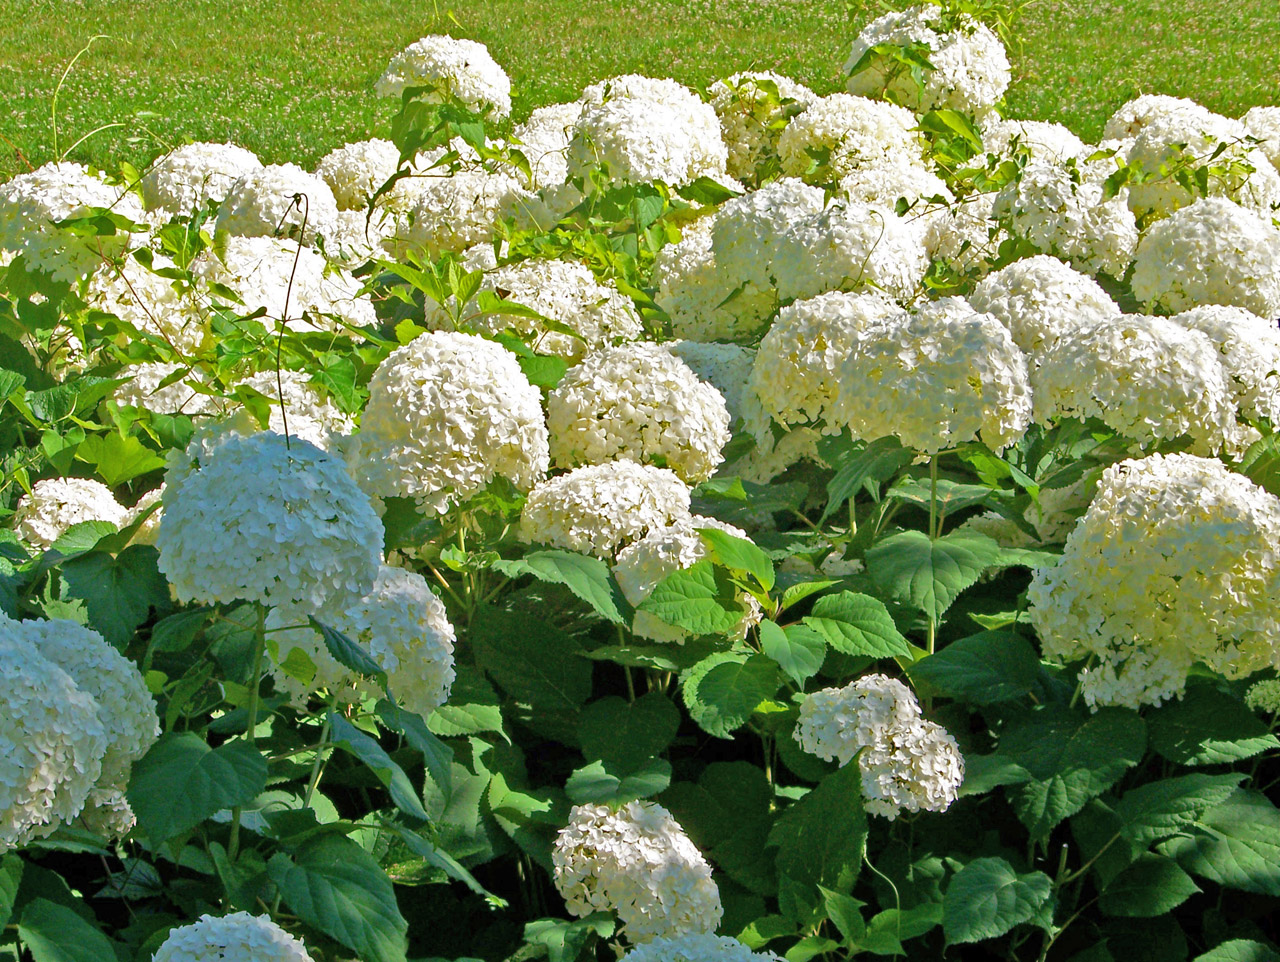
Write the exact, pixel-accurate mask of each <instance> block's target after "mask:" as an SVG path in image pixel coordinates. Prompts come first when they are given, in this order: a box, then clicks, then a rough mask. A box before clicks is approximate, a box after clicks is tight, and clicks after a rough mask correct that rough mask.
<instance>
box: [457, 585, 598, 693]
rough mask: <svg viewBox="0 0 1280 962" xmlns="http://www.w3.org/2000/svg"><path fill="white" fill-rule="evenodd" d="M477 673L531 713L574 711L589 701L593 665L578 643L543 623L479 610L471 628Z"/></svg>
mask: <svg viewBox="0 0 1280 962" xmlns="http://www.w3.org/2000/svg"><path fill="white" fill-rule="evenodd" d="M471 639H472V644H473V645H474V646H475V653H476V659H477V660H478V662H479V664H480V667H481V668H483V669H484V670H485V671H487V672H488V673H489V674H490V675H492V676H493V679H494V681H496V682H497V683H498V685H499V686H500V687H502V688H503V689H504V690H505V691H506V692H507V694H509V695H511V696H512V697H513V698H518V699H520V700H522V701H526V702H528V703H529V704H530V705H531V706H533V707H534V708H535V709H542V710H548V711H576V710H577V709H578V708H579V707H581V705H582V704H583V702H585V701H586V700H587V699H588V698H589V697H590V696H591V662H589V661H587V660H586V659H585V658H581V657H580V656H579V654H578V651H579V645H578V642H577V641H576V640H575V639H573V638H572V637H570V636H569V635H568V634H566V633H564V632H562V631H559V630H557V629H556V628H554V627H552V626H551V625H549V624H547V623H546V622H543V621H537V620H535V619H531V618H529V617H527V616H525V615H521V614H516V613H515V612H510V611H504V610H502V609H499V608H481V609H479V610H478V611H477V612H476V614H475V618H474V620H473V621H472V624H471Z"/></svg>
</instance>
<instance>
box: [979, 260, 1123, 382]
mask: <svg viewBox="0 0 1280 962" xmlns="http://www.w3.org/2000/svg"><path fill="white" fill-rule="evenodd" d="M969 303H970V304H972V305H973V307H974V310H977V311H979V312H981V313H983V314H993V315H995V317H996V318H998V319H999V320H1000V321H1001V323H1003V324H1004V325H1005V327H1007V328H1009V333H1011V334H1012V335H1013V340H1014V343H1015V344H1017V345H1018V347H1020V348H1022V350H1024V351H1025V352H1026V353H1027V354H1028V355H1029V356H1030V357H1031V358H1032V360H1033V361H1036V362H1038V361H1039V360H1040V358H1041V357H1042V356H1043V355H1044V353H1045V352H1047V351H1049V350H1052V349H1053V348H1054V347H1055V346H1056V345H1057V344H1058V342H1059V341H1060V340H1063V339H1067V338H1070V337H1072V336H1073V335H1074V332H1075V331H1077V330H1080V329H1081V328H1085V327H1089V326H1091V325H1093V324H1095V323H1098V322H1100V321H1105V320H1107V319H1108V318H1117V317H1119V316H1120V308H1119V307H1118V306H1117V305H1116V303H1115V301H1113V300H1111V298H1110V297H1108V296H1107V292H1106V291H1104V290H1103V289H1102V288H1101V287H1100V286H1099V285H1098V282H1097V281H1095V280H1094V279H1093V278H1091V277H1088V276H1086V275H1084V274H1081V273H1080V272H1079V271H1077V270H1074V269H1072V268H1071V267H1069V266H1068V265H1066V264H1064V263H1062V261H1060V260H1058V259H1057V258H1055V257H1049V256H1047V255H1039V256H1036V257H1028V258H1025V259H1024V260H1020V261H1014V262H1013V263H1012V264H1010V265H1009V266H1008V267H1005V268H1002V269H1001V270H999V271H996V272H995V273H994V274H992V275H990V276H989V277H987V278H985V279H983V280H982V281H981V282H979V284H978V286H977V287H975V288H974V290H973V293H972V294H970V295H969Z"/></svg>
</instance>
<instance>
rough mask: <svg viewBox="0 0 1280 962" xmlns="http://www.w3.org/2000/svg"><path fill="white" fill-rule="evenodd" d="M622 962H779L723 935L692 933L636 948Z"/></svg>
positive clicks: (775, 957)
mask: <svg viewBox="0 0 1280 962" xmlns="http://www.w3.org/2000/svg"><path fill="white" fill-rule="evenodd" d="M622 958H623V960H624V962H782V960H781V959H780V958H779V957H778V956H776V955H774V954H773V953H772V952H752V951H751V950H750V949H749V948H747V947H746V946H745V945H743V944H742V943H741V942H739V941H738V940H737V939H732V938H729V936H727V935H707V934H702V933H693V934H689V935H680V936H676V937H674V938H669V939H664V938H657V939H654V940H653V941H651V942H646V943H644V944H643V945H637V946H636V947H635V948H633V949H632V950H631V951H630V952H628V953H627V954H626V955H624V956H623V957H622Z"/></svg>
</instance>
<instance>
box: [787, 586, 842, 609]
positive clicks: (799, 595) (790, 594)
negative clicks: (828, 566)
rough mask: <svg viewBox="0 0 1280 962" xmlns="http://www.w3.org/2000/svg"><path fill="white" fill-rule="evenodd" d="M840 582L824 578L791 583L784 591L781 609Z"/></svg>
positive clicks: (796, 603)
mask: <svg viewBox="0 0 1280 962" xmlns="http://www.w3.org/2000/svg"><path fill="white" fill-rule="evenodd" d="M839 583H840V582H839V581H834V580H830V579H824V580H822V581H802V582H800V583H799V584H794V585H790V586H788V587H787V589H786V590H785V591H783V592H782V601H781V603H780V605H779V610H782V611H785V610H786V609H787V608H790V607H791V606H792V605H798V604H799V603H800V602H802V601H804V599H806V598H808V597H810V596H811V595H816V594H818V593H819V592H822V591H826V590H827V589H828V588H830V587H831V586H832V585H838V584H839Z"/></svg>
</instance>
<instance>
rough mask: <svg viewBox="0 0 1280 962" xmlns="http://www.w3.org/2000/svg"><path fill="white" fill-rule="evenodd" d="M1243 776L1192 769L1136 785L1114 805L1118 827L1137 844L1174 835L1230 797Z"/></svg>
mask: <svg viewBox="0 0 1280 962" xmlns="http://www.w3.org/2000/svg"><path fill="white" fill-rule="evenodd" d="M1244 779H1245V774H1244V772H1227V773H1226V774H1223V775H1205V774H1202V773H1200V772H1195V773H1193V774H1191V775H1181V776H1179V777H1177V778H1165V779H1162V780H1160V781H1158V782H1148V783H1147V784H1145V785H1139V786H1138V787H1137V788H1134V789H1131V790H1130V791H1127V792H1125V793H1124V796H1123V797H1122V798H1121V799H1120V801H1119V802H1118V803H1117V804H1116V805H1115V813H1116V816H1117V817H1118V818H1119V819H1120V821H1121V823H1122V825H1123V827H1122V829H1121V831H1122V832H1123V833H1124V835H1125V837H1126V838H1128V839H1129V840H1130V841H1133V842H1135V843H1138V844H1140V845H1149V844H1150V843H1151V842H1154V841H1156V840H1157V839H1161V838H1166V837H1168V836H1170V835H1175V834H1177V833H1178V832H1180V831H1181V830H1182V829H1183V828H1185V827H1187V826H1189V825H1191V824H1192V823H1193V822H1195V821H1196V820H1197V819H1199V818H1200V817H1201V816H1203V815H1204V813H1205V812H1207V811H1209V810H1210V809H1212V808H1214V807H1215V806H1218V805H1221V804H1222V803H1223V802H1225V801H1226V800H1227V799H1228V798H1230V797H1231V796H1232V795H1233V794H1234V793H1235V790H1236V787H1237V786H1238V785H1239V784H1240V783H1241V782H1242V781H1244Z"/></svg>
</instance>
